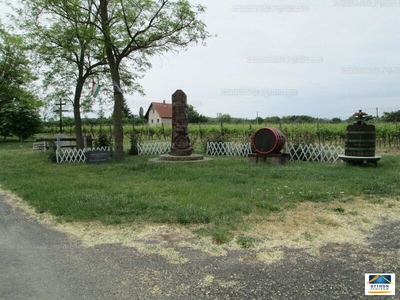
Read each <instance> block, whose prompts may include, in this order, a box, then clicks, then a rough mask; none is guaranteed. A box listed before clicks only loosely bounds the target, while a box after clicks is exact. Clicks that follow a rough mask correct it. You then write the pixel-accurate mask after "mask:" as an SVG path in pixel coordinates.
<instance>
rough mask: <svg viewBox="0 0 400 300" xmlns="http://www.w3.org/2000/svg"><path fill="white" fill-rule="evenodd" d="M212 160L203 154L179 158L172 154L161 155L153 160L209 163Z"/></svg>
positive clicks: (152, 159)
mask: <svg viewBox="0 0 400 300" xmlns="http://www.w3.org/2000/svg"><path fill="white" fill-rule="evenodd" d="M209 160H211V158H208V157H204V156H203V155H201V154H191V155H187V156H177V155H170V154H161V155H160V156H159V157H158V158H151V159H150V161H153V162H201V161H209Z"/></svg>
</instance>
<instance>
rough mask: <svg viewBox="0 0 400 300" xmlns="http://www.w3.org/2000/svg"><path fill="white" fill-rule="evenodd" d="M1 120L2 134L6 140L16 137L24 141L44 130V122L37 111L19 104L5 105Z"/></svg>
mask: <svg viewBox="0 0 400 300" xmlns="http://www.w3.org/2000/svg"><path fill="white" fill-rule="evenodd" d="M0 120H1V121H0V133H1V134H3V136H4V138H6V137H7V136H8V135H14V136H17V137H19V138H20V139H21V140H24V139H27V138H30V137H32V136H33V135H34V134H36V133H39V132H41V129H42V121H41V119H40V116H39V114H38V113H37V111H36V110H35V109H32V108H30V107H28V106H26V105H25V104H23V103H19V102H15V103H8V104H5V105H3V107H2V108H1V110H0Z"/></svg>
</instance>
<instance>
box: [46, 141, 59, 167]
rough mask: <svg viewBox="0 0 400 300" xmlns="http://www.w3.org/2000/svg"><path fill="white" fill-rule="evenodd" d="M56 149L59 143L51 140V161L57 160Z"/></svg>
mask: <svg viewBox="0 0 400 300" xmlns="http://www.w3.org/2000/svg"><path fill="white" fill-rule="evenodd" d="M56 151H57V143H55V142H50V143H49V149H48V153H49V159H50V161H51V162H53V163H55V162H57V155H56Z"/></svg>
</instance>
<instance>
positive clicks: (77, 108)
mask: <svg viewBox="0 0 400 300" xmlns="http://www.w3.org/2000/svg"><path fill="white" fill-rule="evenodd" d="M82 89H83V83H82V82H81V81H78V84H77V85H76V88H75V96H74V118H75V137H76V148H77V149H83V147H84V145H83V135H82V118H81V103H80V99H81V95H82Z"/></svg>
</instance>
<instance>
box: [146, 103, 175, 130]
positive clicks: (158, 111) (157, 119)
mask: <svg viewBox="0 0 400 300" xmlns="http://www.w3.org/2000/svg"><path fill="white" fill-rule="evenodd" d="M144 118H145V119H146V120H147V124H148V125H150V126H152V125H161V124H164V125H172V104H171V103H165V100H164V101H163V102H151V104H150V106H149V108H148V109H147V112H146V114H145V115H144Z"/></svg>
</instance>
